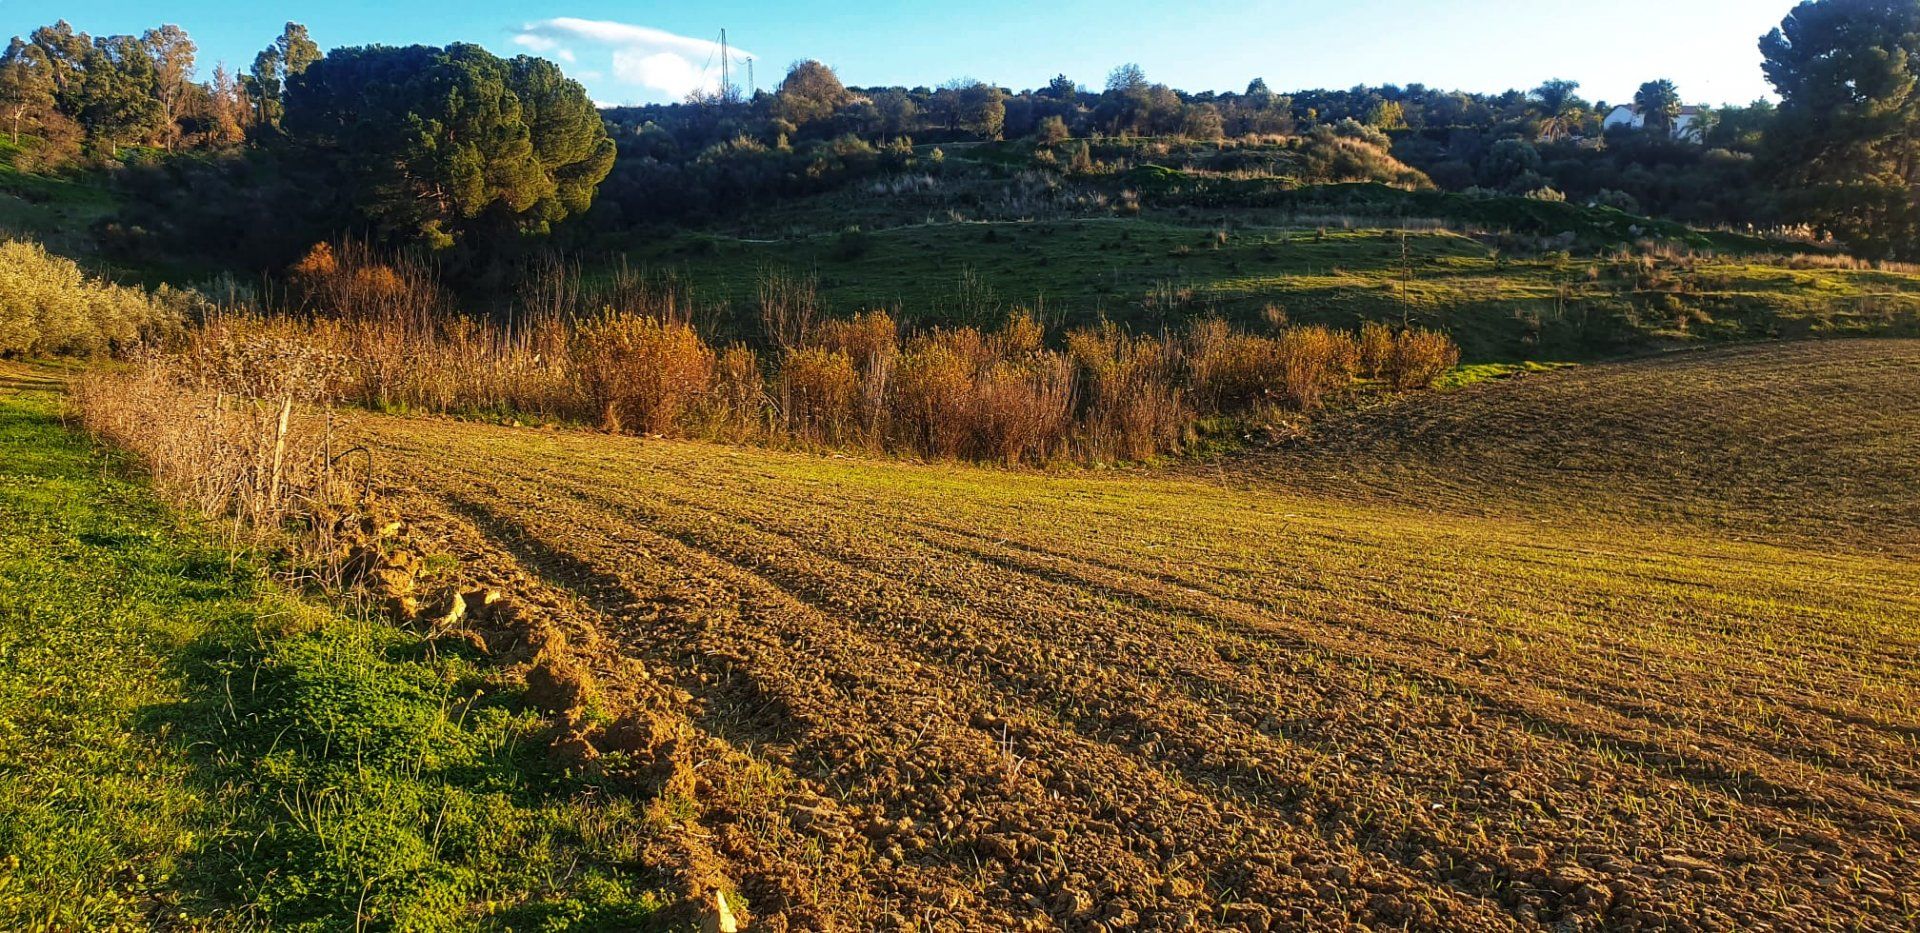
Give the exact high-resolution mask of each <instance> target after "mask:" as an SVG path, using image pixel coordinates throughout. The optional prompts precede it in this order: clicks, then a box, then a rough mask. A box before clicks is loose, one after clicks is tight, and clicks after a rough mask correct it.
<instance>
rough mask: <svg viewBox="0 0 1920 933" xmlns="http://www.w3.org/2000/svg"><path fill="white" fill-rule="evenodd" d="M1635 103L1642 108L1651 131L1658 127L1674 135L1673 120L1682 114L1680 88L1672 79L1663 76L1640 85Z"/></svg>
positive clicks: (1634, 97) (1665, 132)
mask: <svg viewBox="0 0 1920 933" xmlns="http://www.w3.org/2000/svg"><path fill="white" fill-rule="evenodd" d="M1633 103H1634V105H1635V106H1637V107H1639V108H1640V115H1641V116H1642V117H1643V118H1644V119H1645V120H1646V126H1647V129H1648V130H1649V131H1652V130H1653V129H1655V128H1658V129H1660V130H1661V132H1662V133H1664V134H1665V135H1667V136H1672V135H1673V121H1674V120H1675V119H1677V118H1678V117H1679V116H1680V89H1679V88H1677V87H1674V84H1673V82H1672V81H1668V80H1667V79H1665V78H1661V79H1660V80H1658V81H1648V82H1647V83H1645V84H1642V85H1640V92H1639V93H1638V94H1635V95H1633Z"/></svg>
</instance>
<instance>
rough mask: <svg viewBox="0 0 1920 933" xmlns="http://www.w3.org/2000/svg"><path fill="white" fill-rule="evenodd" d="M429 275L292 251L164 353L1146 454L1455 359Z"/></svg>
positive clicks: (644, 425)
mask: <svg viewBox="0 0 1920 933" xmlns="http://www.w3.org/2000/svg"><path fill="white" fill-rule="evenodd" d="M431 283H432V277H431V276H429V275H424V274H422V273H421V270H418V269H407V268H399V269H394V268H391V267H387V266H384V265H382V264H380V263H379V262H378V261H377V260H375V259H374V258H373V257H371V256H370V254H366V253H364V252H361V251H355V250H352V249H342V250H337V251H336V250H330V249H316V250H315V251H314V253H312V254H311V255H309V257H308V258H307V260H306V261H304V262H303V263H302V264H301V265H300V266H299V267H297V268H296V270H295V276H294V287H293V289H292V292H291V296H290V298H291V300H290V301H289V302H288V305H289V307H290V311H291V313H288V312H287V311H283V312H282V313H278V314H273V315H266V314H261V313H258V312H255V311H243V312H229V313H222V314H216V315H213V316H211V317H209V318H207V319H206V320H205V321H204V322H203V323H202V324H201V325H200V326H198V327H196V328H194V329H192V330H191V331H190V332H188V333H187V334H186V335H185V336H184V337H183V338H182V339H181V340H179V341H177V343H176V347H175V349H174V350H173V352H171V353H169V354H167V355H166V356H165V357H164V358H158V359H156V364H157V365H156V366H154V367H148V368H149V369H152V370H158V371H163V372H164V377H165V378H166V379H167V380H170V381H172V382H173V383H175V384H178V385H180V386H182V387H184V388H191V389H196V390H204V391H211V392H213V393H214V394H215V395H216V396H217V395H222V394H230V395H233V396H237V397H244V398H256V399H259V398H264V399H276V400H277V399H292V400H295V401H298V402H313V401H322V400H329V401H341V402H349V403H354V404H359V405H363V406H366V407H371V408H376V409H382V410H396V409H397V410H423V411H432V412H446V413H465V414H491V415H495V416H498V417H502V418H525V419H530V420H531V419H538V420H559V421H567V422H574V423H590V424H597V425H599V426H601V427H603V428H605V429H607V430H610V431H616V432H628V433H639V434H648V435H672V436H682V437H709V438H718V439H724V440H729V441H761V442H772V443H798V444H802V445H808V446H832V447H850V448H856V449H864V450H872V451H876V452H893V453H901V454H907V455H912V456H921V457H929V458H947V459H965V460H977V461H985V462H996V463H1006V464H1016V463H1028V464H1044V463H1050V462H1055V461H1061V460H1080V461H1088V462H1098V461H1112V460H1142V459H1148V458H1151V457H1154V456H1158V455H1161V454H1165V453H1169V452H1173V451H1176V450H1178V449H1180V447H1181V446H1182V445H1183V444H1184V443H1186V442H1187V440H1188V438H1189V436H1190V434H1191V433H1192V430H1193V426H1194V425H1195V423H1196V422H1197V421H1198V420H1199V419H1205V418H1213V417H1216V416H1222V415H1225V416H1233V417H1246V418H1254V419H1259V418H1266V417H1270V416H1273V415H1287V414H1294V413H1308V412H1313V411H1315V410H1317V409H1319V408H1320V407H1321V406H1322V405H1324V404H1325V403H1326V401H1327V399H1328V398H1329V397H1331V396H1333V395H1336V394H1337V393H1340V392H1343V391H1347V390H1348V389H1350V388H1351V387H1352V386H1353V385H1354V384H1355V380H1356V379H1359V378H1370V379H1377V380H1379V381H1380V382H1382V383H1385V384H1387V385H1389V386H1391V387H1393V388H1395V389H1401V390H1406V389H1414V388H1419V387H1423V386H1426V385H1430V384H1431V383H1432V382H1433V380H1434V379H1436V378H1437V377H1438V376H1440V375H1441V374H1442V373H1444V372H1445V371H1446V370H1447V369H1449V368H1451V367H1452V366H1453V365H1454V363H1456V362H1457V361H1458V358H1459V353H1458V350H1457V349H1456V348H1455V347H1454V345H1453V343H1452V342H1451V341H1450V340H1448V339H1447V338H1446V337H1445V336H1444V335H1441V334H1437V333H1432V332H1428V331H1421V330H1402V331H1397V332H1396V331H1393V330H1390V329H1388V328H1386V327H1384V326H1381V325H1376V324H1369V325H1367V326H1365V327H1363V328H1362V329H1361V330H1360V331H1359V332H1358V333H1357V334H1356V333H1351V332H1346V331H1339V330H1334V329H1330V328H1327V327H1323V326H1296V327H1275V328H1274V329H1273V330H1272V332H1271V333H1258V334H1257V333H1249V332H1245V331H1241V330H1236V329H1235V328H1233V327H1231V326H1229V325H1228V324H1227V323H1226V322H1224V321H1221V320H1218V319H1205V320H1200V321H1197V322H1195V323H1193V324H1192V325H1191V326H1190V327H1189V328H1188V329H1187V330H1186V331H1185V332H1182V333H1167V334H1158V335H1139V334H1131V333H1127V332H1125V331H1123V330H1121V329H1120V328H1118V327H1116V326H1113V325H1111V324H1108V325H1104V326H1100V327H1093V328H1084V329H1080V330H1075V331H1071V332H1069V333H1067V334H1064V335H1062V339H1061V340H1059V341H1057V342H1054V343H1052V344H1051V345H1050V342H1049V341H1048V339H1047V336H1048V335H1047V334H1046V332H1045V330H1044V328H1043V327H1042V326H1041V325H1040V323H1039V322H1038V321H1037V320H1036V319H1035V318H1034V317H1033V316H1032V315H1031V314H1029V313H1026V312H1023V311H1020V312H1015V313H1013V314H1012V315H1010V316H1009V317H1007V318H1006V319H1005V320H1004V321H1003V322H1002V323H1001V324H1000V325H998V326H997V327H992V328H979V327H955V328H941V329H935V330H923V331H914V330H910V329H907V328H903V327H902V326H901V325H900V323H899V322H897V321H896V320H895V319H894V318H893V317H892V316H891V315H889V314H887V313H885V312H879V311H870V312H865V313H862V314H859V315H856V316H854V317H852V318H847V319H831V318H826V317H824V316H822V315H820V314H819V313H818V307H817V304H816V302H815V301H814V299H813V297H812V294H811V290H810V289H809V288H807V287H806V286H805V284H804V283H793V282H770V283H769V284H768V285H767V286H766V287H765V288H763V289H762V295H761V302H760V303H761V305H762V307H761V312H762V313H761V321H762V325H763V328H764V330H765V334H764V335H763V336H764V340H763V341H762V346H763V347H764V349H756V348H754V347H749V346H746V345H741V344H733V345H721V344H719V343H717V342H716V341H713V340H711V339H708V338H707V337H706V336H704V335H703V334H702V333H701V331H700V330H699V328H697V327H696V326H695V325H694V324H693V323H692V321H691V317H692V315H691V313H690V312H689V311H688V310H687V309H688V305H687V304H686V302H685V301H684V299H683V298H682V297H680V296H677V295H676V294H674V293H672V292H671V291H662V290H657V289H655V290H649V289H646V288H640V287H624V288H623V289H622V294H621V295H620V296H619V298H618V300H619V301H620V305H621V310H611V311H603V312H600V313H596V314H592V315H589V316H586V317H584V318H582V317H579V316H578V303H577V302H573V303H572V304H571V305H569V301H571V299H569V300H568V301H555V302H554V303H552V304H551V305H550V306H549V307H548V309H547V311H546V312H545V313H542V314H539V315H536V316H534V317H533V318H532V319H531V320H523V321H521V322H518V323H516V324H514V325H512V326H507V325H499V324H493V323H487V322H481V321H476V320H474V319H472V318H469V317H466V316H463V315H460V314H458V313H455V312H453V311H452V309H451V308H450V307H449V306H448V305H447V304H446V303H445V302H444V301H443V300H442V299H441V298H439V297H438V296H437V292H436V290H435V288H434V287H433V285H432V284H431Z"/></svg>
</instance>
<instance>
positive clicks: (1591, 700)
mask: <svg viewBox="0 0 1920 933" xmlns="http://www.w3.org/2000/svg"><path fill="white" fill-rule="evenodd" d="M797 501H798V500H796V502H795V504H797ZM770 505H771V503H769V502H766V501H764V500H759V506H760V508H759V511H760V512H761V513H763V514H764V513H767V512H769V511H771V512H772V513H773V514H775V515H776V516H777V515H778V514H780V512H781V510H779V509H770V508H769V507H770ZM794 511H796V512H799V511H804V510H800V509H796V510H794ZM864 514H866V515H867V517H872V516H871V513H864ZM888 520H889V523H890V524H892V525H893V526H895V527H900V526H908V527H919V528H923V529H929V530H932V531H937V532H940V533H945V534H949V535H951V536H953V539H957V540H960V541H963V542H975V541H978V540H979V539H978V536H977V535H971V534H968V533H967V532H966V531H964V530H962V529H957V528H954V527H953V526H950V525H945V524H942V523H939V522H934V521H926V520H919V519H914V518H908V517H904V516H899V515H894V516H888ZM875 533H876V534H877V533H879V532H875ZM950 540H951V539H950ZM983 546H984V545H981V546H975V545H973V544H962V545H959V546H957V547H958V550H956V551H954V553H960V552H966V553H968V554H971V555H972V556H973V557H975V558H976V559H985V560H992V561H994V562H995V563H996V565H997V566H1001V567H1003V568H1004V569H1010V570H1015V571H1021V570H1025V571H1029V572H1051V571H1053V570H1056V569H1057V568H1042V567H1038V566H1036V565H1032V564H1027V563H1022V562H1017V561H1016V562H1012V563H1009V562H1007V561H1004V560H1000V559H998V558H996V557H993V556H991V555H988V554H987V553H986V552H985V551H982V550H981V549H980V548H981V547H983ZM999 546H1000V547H1016V545H1011V544H1009V543H1008V542H1007V541H1006V540H1005V539H1002V540H1001V541H1000V543H999ZM1017 547H1019V548H1021V549H1024V550H1025V551H1027V552H1028V553H1029V554H1030V555H1033V556H1034V557H1036V558H1038V559H1040V560H1047V559H1064V560H1073V561H1078V562H1081V563H1084V564H1087V565H1091V566H1093V567H1096V568H1099V569H1100V570H1103V571H1107V572H1110V573H1112V574H1116V575H1122V576H1123V578H1124V582H1123V583H1121V584H1116V583H1114V581H1113V579H1104V580H1101V579H1092V578H1090V577H1089V576H1087V575H1086V574H1084V573H1082V574H1077V575H1075V576H1073V577H1071V578H1070V579H1069V580H1068V582H1069V583H1072V584H1079V585H1081V586H1082V587H1083V588H1084V587H1101V586H1108V587H1109V588H1111V587H1113V586H1119V585H1128V586H1129V587H1130V588H1129V592H1131V593H1132V594H1133V595H1134V596H1135V597H1138V598H1143V599H1153V600H1155V602H1156V604H1157V605H1160V606H1161V607H1162V608H1163V609H1166V610H1167V611H1176V612H1180V613H1182V614H1184V615H1186V616H1189V617H1192V618H1201V619H1204V618H1208V617H1209V614H1210V613H1211V612H1212V610H1211V609H1209V608H1207V607H1205V606H1195V605H1193V604H1192V600H1190V599H1183V600H1172V601H1170V600H1169V599H1168V598H1167V597H1165V596H1164V595H1161V596H1155V595H1153V594H1152V593H1151V592H1149V591H1147V590H1145V589H1142V588H1140V587H1138V586H1132V585H1131V581H1132V580H1135V579H1142V578H1144V579H1147V580H1151V581H1153V582H1156V583H1160V584H1163V585H1165V586H1166V587H1167V588H1168V589H1169V591H1171V592H1173V593H1176V594H1188V595H1191V594H1204V597H1205V598H1206V599H1209V600H1214V599H1218V600H1224V601H1225V603H1224V604H1225V605H1230V606H1233V607H1236V609H1237V610H1239V611H1244V612H1270V611H1271V607H1266V606H1256V605H1252V604H1248V603H1246V602H1244V601H1242V600H1239V599H1237V598H1235V597H1233V596H1232V595H1230V594H1227V593H1223V592H1221V591H1219V590H1218V589H1217V588H1215V587H1213V586H1211V585H1208V584H1201V583H1196V582H1193V581H1189V580H1186V579H1183V578H1176V577H1173V576H1171V575H1167V574H1159V573H1153V572H1150V571H1142V570H1140V569H1138V568H1133V567H1128V566H1125V565H1117V564H1113V563H1111V562H1104V561H1101V560H1099V559H1097V558H1088V557H1082V556H1079V555H1068V554H1062V553H1059V552H1053V551H1046V550H1044V549H1039V548H1036V547H1034V546H1031V545H1026V544H1021V545H1017ZM1053 579H1056V580H1057V579H1059V578H1058V577H1054V578H1053ZM1389 612H1390V611H1389ZM1343 615H1344V616H1345V617H1346V618H1348V619H1349V621H1352V620H1354V619H1355V618H1358V617H1360V616H1361V614H1357V613H1354V612H1352V611H1351V610H1350V609H1349V610H1348V611H1347V612H1345V613H1343ZM1363 624H1367V625H1368V626H1369V630H1370V632H1371V633H1372V634H1375V635H1379V636H1381V637H1382V639H1383V640H1385V641H1388V642H1395V643H1401V642H1404V643H1407V644H1411V645H1416V646H1420V645H1424V646H1427V647H1430V648H1434V649H1436V650H1438V651H1439V652H1440V653H1441V654H1443V655H1446V656H1448V657H1449V658H1452V659H1456V660H1457V655H1458V652H1459V649H1458V648H1457V647H1455V646H1448V645H1446V644H1445V643H1443V642H1440V641H1438V640H1437V639H1433V638H1429V637H1426V636H1424V635H1421V634H1418V633H1410V632H1407V631H1404V630H1400V629H1392V628H1381V627H1379V626H1376V625H1372V624H1371V623H1370V622H1369V623H1363ZM1622 673H1623V674H1625V673H1627V672H1624V671H1623V672H1622ZM1530 676H1531V679H1532V680H1534V681H1535V683H1536V684H1541V685H1546V686H1550V687H1551V688H1553V691H1554V692H1555V693H1556V694H1557V695H1560V696H1564V697H1567V698H1569V699H1573V700H1577V701H1580V702H1582V703H1586V704H1590V705H1593V706H1598V707H1603V708H1606V709H1609V710H1611V711H1613V712H1614V713H1615V714H1617V716H1618V717H1619V718H1620V719H1621V720H1622V721H1625V722H1628V723H1631V722H1635V721H1644V722H1647V723H1648V724H1650V725H1654V726H1656V727H1658V728H1659V729H1661V730H1665V734H1666V735H1668V736H1672V735H1675V734H1686V735H1689V736H1690V735H1692V734H1694V733H1697V732H1698V731H1699V728H1700V723H1699V722H1697V721H1695V720H1693V719H1690V718H1689V717H1688V716H1687V715H1686V712H1685V711H1678V712H1676V711H1672V710H1669V709H1668V708H1666V707H1664V706H1662V705H1659V704H1655V703H1650V702H1647V701H1643V700H1639V699H1636V698H1634V697H1632V696H1620V695H1617V694H1613V693H1603V692H1600V691H1599V690H1598V689H1597V688H1596V684H1607V683H1610V682H1609V681H1606V680H1600V681H1597V682H1595V681H1592V680H1591V679H1589V680H1587V681H1576V680H1572V679H1568V678H1565V677H1561V676H1559V675H1557V674H1555V673H1553V672H1552V671H1551V670H1550V669H1549V670H1546V671H1541V672H1538V673H1536V674H1534V675H1530ZM1447 683H1452V684H1453V689H1455V690H1458V689H1459V685H1458V683H1457V681H1454V680H1448V681H1447ZM1671 686H1672V687H1674V688H1675V689H1676V690H1677V689H1678V687H1679V685H1678V684H1673V685H1671ZM1696 712H1697V711H1696ZM1713 721H1714V723H1715V724H1716V725H1720V726H1722V727H1723V728H1722V729H1721V730H1719V731H1718V732H1717V733H1716V734H1718V735H1720V736H1721V737H1722V738H1723V739H1726V740H1728V741H1729V742H1731V745H1726V746H1722V747H1721V748H1720V749H1719V751H1720V753H1721V755H1722V756H1723V757H1724V756H1725V755H1727V754H1729V753H1731V754H1732V755H1733V756H1734V757H1735V758H1744V757H1750V756H1753V755H1759V756H1760V767H1761V768H1763V769H1765V770H1778V769H1779V768H1781V767H1784V768H1786V769H1788V770H1798V769H1805V768H1819V765H1818V764H1817V763H1818V762H1835V761H1841V760H1842V759H1841V758H1840V756H1839V752H1838V750H1835V749H1830V748H1828V747H1824V746H1821V745H1819V744H1814V743H1816V742H1818V741H1819V740H1820V739H1830V738H1832V737H1831V736H1820V737H1816V738H1815V739H1812V740H1809V742H1807V743H1800V742H1797V741H1793V740H1792V739H1791V738H1790V737H1780V736H1776V738H1777V739H1780V743H1779V744H1781V745H1783V746H1785V747H1784V748H1783V749H1782V750H1784V751H1791V752H1796V753H1798V754H1800V755H1802V756H1804V757H1806V758H1812V759H1814V760H1815V762H1816V764H1809V763H1808V762H1806V761H1803V760H1799V759H1795V758H1787V759H1781V758H1780V757H1778V756H1777V755H1775V754H1774V753H1773V752H1772V751H1771V750H1764V749H1758V748H1756V747H1754V746H1753V745H1751V744H1750V743H1749V742H1748V741H1747V740H1748V738H1749V733H1748V732H1746V731H1744V730H1739V729H1735V728H1731V727H1729V726H1728V725H1727V724H1728V723H1729V720H1726V719H1723V718H1720V717H1713ZM1853 737H1854V738H1856V739H1858V738H1860V737H1861V736H1860V735H1859V734H1858V733H1856V734H1855V735H1854V736H1853ZM1902 739H1903V736H1901V735H1899V734H1898V733H1897V732H1896V733H1894V734H1892V735H1887V734H1884V733H1881V732H1877V731H1867V732H1866V733H1865V740H1866V741H1867V742H1869V743H1870V746H1871V747H1869V748H1867V749H1865V751H1867V752H1869V753H1872V752H1887V751H1893V752H1904V753H1905V754H1906V755H1907V756H1908V757H1911V756H1912V754H1913V749H1912V747H1911V746H1910V745H1907V744H1905V743H1904V742H1903V741H1902ZM1632 744H1633V745H1634V746H1637V747H1635V748H1628V747H1627V746H1625V745H1623V746H1622V747H1623V750H1633V751H1635V752H1636V753H1638V754H1646V753H1647V751H1648V749H1650V748H1658V747H1659V745H1660V743H1658V742H1657V741H1656V742H1654V743H1648V742H1644V741H1638V742H1635V743H1632ZM1683 744H1684V743H1683ZM1846 763H1847V764H1849V765H1850V767H1849V768H1848V771H1849V772H1851V774H1859V775H1862V776H1865V777H1873V776H1875V774H1876V773H1878V772H1879V771H1881V770H1882V769H1883V768H1884V767H1885V766H1884V765H1882V764H1881V763H1880V762H1879V761H1878V760H1877V759H1876V758H1871V757H1870V758H1869V759H1868V760H1867V761H1864V762H1862V761H1851V762H1846ZM1730 774H1732V775H1733V780H1734V782H1735V783H1737V784H1741V786H1738V787H1736V788H1735V792H1736V793H1738V794H1740V795H1742V796H1743V797H1744V795H1746V794H1747V793H1749V792H1751V791H1753V790H1756V789H1758V790H1767V791H1770V792H1771V794H1772V796H1774V797H1776V798H1777V799H1778V801H1779V802H1781V803H1782V804H1784V805H1788V806H1793V805H1795V802H1796V801H1798V803H1799V806H1800V807H1801V808H1802V809H1805V807H1806V806H1807V805H1808V804H1809V803H1811V802H1812V801H1816V800H1819V801H1823V803H1824V798H1825V796H1826V795H1822V794H1814V793H1809V792H1808V791H1807V790H1806V789H1805V788H1804V787H1803V788H1798V789H1794V790H1792V791H1788V790H1786V789H1784V788H1781V787H1778V786H1773V787H1769V784H1770V782H1769V781H1766V780H1764V779H1756V775H1755V772H1754V769H1753V768H1745V769H1741V768H1732V769H1731V771H1730ZM1809 774H1812V775H1817V780H1819V781H1820V782H1822V783H1825V782H1827V781H1833V780H1839V781H1841V782H1842V783H1841V786H1840V787H1839V788H1836V789H1840V790H1842V791H1843V793H1844V794H1846V795H1853V796H1855V797H1864V798H1866V799H1871V800H1873V801H1874V802H1875V803H1876V804H1877V805H1878V806H1876V807H1872V808H1871V809H1879V808H1880V807H1885V806H1889V805H1893V806H1897V805H1899V804H1901V803H1904V798H1900V797H1897V796H1891V795H1890V792H1889V791H1888V790H1886V789H1885V788H1880V787H1873V786H1871V785H1867V784H1863V783H1862V782H1861V781H1859V780H1856V779H1854V778H1853V777H1852V776H1851V774H1838V773H1834V772H1832V771H1831V769H1820V770H1815V771H1803V772H1802V776H1803V778H1804V777H1805V776H1807V775H1809ZM1741 775H1745V778H1742V777H1741ZM1912 775H1913V771H1912V769H1911V768H1908V769H1905V770H1899V769H1895V770H1892V771H1888V772H1887V773H1886V775H1885V779H1887V780H1889V781H1890V782H1899V781H1907V780H1911V778H1912ZM1881 812H1882V813H1884V810H1882V811H1881Z"/></svg>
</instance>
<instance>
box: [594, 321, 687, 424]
mask: <svg viewBox="0 0 1920 933" xmlns="http://www.w3.org/2000/svg"><path fill="white" fill-rule="evenodd" d="M575 342H576V351H575V357H576V360H577V365H578V366H579V372H580V377H581V382H582V384H583V386H584V387H585V390H586V393H587V397H588V398H590V399H592V401H593V404H594V407H595V408H596V409H597V410H598V411H599V412H600V416H601V423H602V426H603V427H605V428H606V429H607V430H609V431H620V430H623V429H624V430H632V431H637V432H640V433H643V434H668V433H672V432H674V431H675V430H676V429H677V428H678V427H679V425H680V422H681V419H682V417H683V416H684V415H686V413H687V411H688V409H689V408H690V407H691V406H692V405H693V403H694V402H695V401H696V400H698V399H700V398H701V397H702V396H704V395H705V394H706V391H707V387H708V386H709V385H710V384H711V383H712V381H713V370H714V365H715V362H716V360H715V357H714V352H713V349H712V348H711V347H708V346H707V344H706V342H705V341H703V340H701V339H700V335H699V334H697V333H695V332H694V330H693V328H692V327H690V326H688V325H686V324H681V323H677V322H666V323H663V322H661V321H657V320H655V319H653V318H651V317H643V316H639V315H633V314H625V313H619V312H616V313H612V314H608V315H606V316H604V317H602V318H600V319H599V320H596V321H593V322H591V323H589V324H587V325H586V326H584V327H582V328H581V329H580V333H579V335H578V337H577V338H576V341H575Z"/></svg>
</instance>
